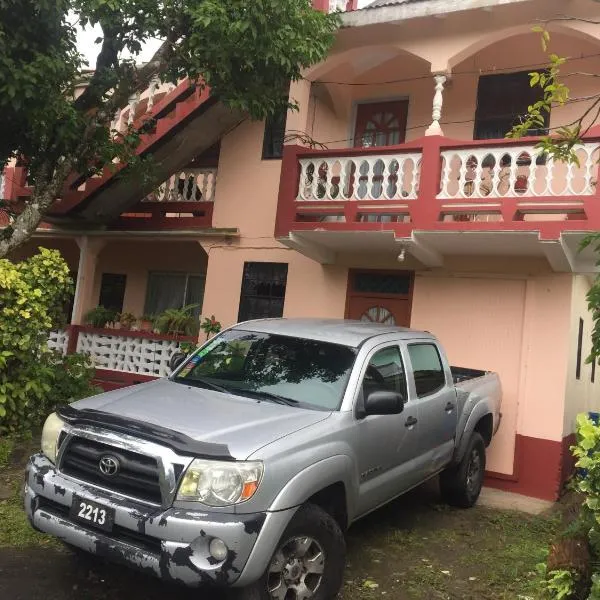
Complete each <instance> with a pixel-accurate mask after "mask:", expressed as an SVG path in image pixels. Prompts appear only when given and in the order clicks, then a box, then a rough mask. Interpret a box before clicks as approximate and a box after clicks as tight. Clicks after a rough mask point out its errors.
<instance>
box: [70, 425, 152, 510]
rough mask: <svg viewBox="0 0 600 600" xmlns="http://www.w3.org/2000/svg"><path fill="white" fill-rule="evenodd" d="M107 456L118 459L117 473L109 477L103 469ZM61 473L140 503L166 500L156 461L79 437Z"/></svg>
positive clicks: (71, 448) (72, 445) (71, 441)
mask: <svg viewBox="0 0 600 600" xmlns="http://www.w3.org/2000/svg"><path fill="white" fill-rule="evenodd" d="M103 457H111V458H113V459H117V462H118V465H119V468H118V471H117V473H116V474H114V475H106V474H104V473H103V472H102V471H101V470H100V460H101V459H102V458H103ZM60 470H61V471H62V472H63V473H64V474H65V475H70V476H72V477H76V478H77V479H80V480H82V481H86V482H88V483H91V484H93V485H98V486H101V487H103V488H106V489H109V490H114V491H115V492H119V493H121V494H125V495H127V496H133V497H134V498H139V499H140V500H145V501H147V502H152V503H154V504H160V503H161V500H162V497H161V492H160V483H159V474H158V464H157V462H156V459H154V458H152V457H150V456H145V455H143V454H138V453H137V452H131V451H130V450H123V449H122V448H117V447H115V446H110V445H108V444H103V443H102V442H96V441H95V440H90V439H87V438H83V437H77V436H75V437H72V438H71V439H70V440H69V442H68V446H67V447H66V448H65V452H64V454H63V458H62V462H61V465H60Z"/></svg>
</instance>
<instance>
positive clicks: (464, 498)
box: [440, 432, 485, 508]
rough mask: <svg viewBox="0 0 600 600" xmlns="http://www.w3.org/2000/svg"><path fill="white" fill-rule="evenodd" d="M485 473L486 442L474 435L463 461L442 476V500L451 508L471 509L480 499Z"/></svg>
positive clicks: (477, 434)
mask: <svg viewBox="0 0 600 600" xmlns="http://www.w3.org/2000/svg"><path fill="white" fill-rule="evenodd" d="M484 472H485V442H484V441H483V438H482V437H481V435H480V434H479V433H477V432H475V433H473V435H472V436H471V439H470V440H469V443H468V444H467V449H466V451H465V455H464V457H463V459H462V460H461V461H460V463H458V464H457V465H456V466H454V467H451V468H449V469H446V470H445V471H443V472H442V473H441V474H440V491H441V492H442V498H443V499H444V501H445V502H447V503H448V504H450V506H457V507H459V508H471V507H472V506H473V505H474V504H475V503H476V502H477V498H479V494H480V492H481V487H482V486H483V476H484Z"/></svg>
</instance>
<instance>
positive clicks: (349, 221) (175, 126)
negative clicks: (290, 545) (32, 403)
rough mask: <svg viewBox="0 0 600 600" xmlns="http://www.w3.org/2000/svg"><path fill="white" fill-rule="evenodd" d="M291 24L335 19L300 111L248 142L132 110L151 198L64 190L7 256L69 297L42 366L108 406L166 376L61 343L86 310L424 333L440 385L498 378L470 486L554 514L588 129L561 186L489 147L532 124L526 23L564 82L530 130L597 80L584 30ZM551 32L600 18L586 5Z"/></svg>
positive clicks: (104, 182) (595, 153) (192, 110)
mask: <svg viewBox="0 0 600 600" xmlns="http://www.w3.org/2000/svg"><path fill="white" fill-rule="evenodd" d="M314 5H315V8H317V9H319V10H330V9H340V8H341V9H342V10H344V11H346V12H344V13H343V15H342V21H343V27H342V28H341V29H340V31H339V33H338V36H337V42H336V44H335V47H334V48H333V49H332V51H331V53H330V56H329V57H328V59H327V60H326V61H325V62H323V63H322V64H319V65H316V66H314V67H313V68H311V69H310V70H308V71H307V72H306V73H305V74H304V78H303V79H302V80H301V81H299V82H295V83H293V84H292V85H291V88H290V96H291V97H292V98H294V99H295V100H296V101H297V102H298V104H299V107H300V109H299V111H297V112H293V113H288V114H287V115H285V114H282V115H280V116H279V117H278V118H277V117H276V118H273V119H270V120H269V121H268V122H267V123H259V122H251V121H250V120H247V119H245V118H244V117H243V115H238V114H234V113H233V112H231V111H230V110H228V109H227V108H226V107H225V106H223V105H222V104H221V103H220V102H219V101H218V99H216V98H213V97H211V96H210V93H209V92H208V91H206V92H203V93H199V92H194V91H191V90H190V88H189V87H188V85H187V83H186V82H183V83H182V84H180V85H179V86H178V87H174V88H172V89H169V88H168V87H166V86H159V85H158V84H154V85H153V86H151V88H150V89H149V90H147V91H146V92H144V94H142V95H141V96H140V97H135V98H132V99H131V102H130V105H129V106H128V107H126V108H125V109H124V110H123V111H122V112H121V114H120V115H119V117H118V119H117V122H116V125H117V126H119V123H123V122H127V121H129V122H134V123H136V122H141V121H142V120H143V119H145V118H146V117H147V115H151V116H153V117H154V118H155V119H157V125H156V128H155V130H154V131H153V132H150V133H148V134H146V135H144V136H143V143H142V146H141V147H140V150H139V151H140V152H141V153H147V152H148V153H152V154H153V155H154V156H155V158H156V161H157V173H158V175H159V176H160V178H161V179H162V180H164V183H163V184H162V185H161V186H159V187H158V188H156V189H153V188H152V186H149V187H148V186H144V185H143V184H141V183H139V184H135V185H134V184H132V182H131V181H129V180H126V179H121V178H119V177H117V176H115V175H114V174H112V173H111V172H109V171H108V170H107V171H106V172H105V173H104V174H103V175H102V176H100V177H96V178H90V179H86V178H85V177H81V176H77V175H73V177H72V178H71V180H70V182H69V186H68V188H67V189H65V190H64V193H63V196H62V198H61V200H60V201H58V202H57V203H56V204H55V206H54V207H53V209H52V214H51V216H50V217H49V219H48V223H47V224H45V225H44V226H43V227H41V228H40V229H39V231H38V232H37V234H36V236H35V238H34V239H33V240H32V241H31V243H30V244H28V246H27V247H25V248H23V249H21V251H20V252H18V255H17V256H15V257H14V258H15V259H18V258H20V257H24V256H27V255H29V254H31V253H32V252H34V249H35V247H36V246H38V245H44V246H47V247H52V248H57V249H59V250H61V252H62V253H63V255H64V256H65V258H66V260H67V261H68V262H69V264H70V265H71V268H72V270H73V273H74V274H76V280H77V291H76V295H75V299H74V307H73V313H72V324H73V325H72V327H71V328H70V329H69V330H68V331H65V332H56V333H55V334H54V335H53V338H52V344H54V345H55V346H56V347H59V348H63V349H64V350H68V349H70V350H74V349H76V348H77V349H79V350H83V351H87V352H90V353H91V355H92V357H93V358H94V360H95V361H96V364H97V365H98V377H99V379H101V380H102V381H103V382H104V385H105V386H106V387H107V388H109V387H114V386H118V385H125V384H131V383H135V382H139V381H145V380H147V379H149V378H152V377H155V376H158V375H162V374H165V372H166V364H167V361H168V357H169V354H170V352H171V351H172V350H173V348H175V347H176V346H177V344H178V343H179V341H178V340H174V339H172V338H170V337H169V336H156V335H153V334H150V333H145V332H140V331H138V332H135V331H134V332H131V331H115V330H96V329H92V328H90V327H86V326H83V316H84V314H85V313H86V312H87V311H88V310H89V309H91V308H93V307H95V306H97V305H99V304H102V305H105V306H109V307H112V308H115V309H117V310H121V311H127V312H132V313H134V314H135V315H137V316H141V315H142V314H146V313H157V312H160V311H161V310H164V309H165V308H167V307H171V306H182V305H183V304H190V303H198V304H201V305H202V309H201V311H199V312H201V314H202V315H204V316H206V315H208V316H210V315H213V314H214V315H215V316H216V318H217V319H218V320H219V321H221V322H222V323H223V325H230V324H232V323H235V322H237V321H238V320H244V319H249V318H259V317H263V316H283V317H317V316H318V317H338V318H342V317H350V318H357V319H370V320H375V321H384V322H386V323H396V324H398V325H404V326H410V327H415V328H421V329H427V330H430V331H432V332H434V333H435V334H436V335H437V336H439V338H440V339H441V341H442V343H443V344H444V346H445V347H446V348H447V350H448V353H449V357H450V360H451V362H452V363H453V364H456V365H464V366H468V367H473V368H479V369H489V370H494V371H497V372H499V373H500V375H501V378H502V382H503V388H504V405H503V410H502V412H503V418H502V424H501V427H500V430H499V433H498V435H497V436H496V439H495V440H494V442H493V445H492V448H491V452H490V456H489V463H488V469H489V473H488V484H489V485H491V486H495V487H500V488H503V489H507V490H512V491H516V492H520V493H524V494H528V495H532V496H537V497H540V498H548V499H554V498H557V496H558V494H559V492H560V489H561V485H562V483H563V482H564V480H565V478H566V477H567V476H568V474H569V470H570V459H569V451H568V448H569V445H570V444H571V443H572V441H573V431H574V419H575V416H576V415H577V413H579V412H583V411H590V410H597V409H599V408H600V396H599V393H600V392H599V388H598V385H599V380H600V374H598V377H596V373H595V366H594V365H590V364H587V363H586V362H585V358H586V356H587V355H588V352H589V350H590V331H591V327H592V318H591V315H590V314H589V312H588V310H587V306H586V301H585V295H586V292H587V291H588V289H589V287H590V282H591V278H592V277H593V276H594V273H595V266H594V262H595V256H594V255H593V254H592V253H591V252H589V251H585V252H579V251H578V248H579V244H580V242H581V240H582V239H583V237H584V236H585V235H586V233H588V232H590V231H595V230H598V229H600V189H599V188H598V185H597V181H598V158H599V157H600V127H592V128H591V129H590V130H589V132H588V133H587V134H586V140H585V144H583V145H582V146H581V147H580V148H579V149H578V155H579V158H580V161H579V162H580V164H579V166H574V165H571V166H567V165H563V164H559V163H554V162H552V161H551V160H549V159H548V158H547V157H545V156H543V155H542V154H540V152H539V151H538V150H536V149H535V143H536V140H535V136H536V135H539V134H541V133H542V132H541V131H532V132H531V134H532V137H531V138H527V139H523V140H519V141H509V140H506V139H503V136H504V133H505V132H506V131H507V130H508V129H509V128H510V126H511V125H512V123H513V122H514V121H515V119H516V118H517V117H518V115H520V114H522V113H523V112H525V111H526V110H527V106H528V105H529V104H531V103H532V102H533V101H535V98H536V93H537V92H536V90H532V89H531V88H530V86H529V78H528V75H527V74H528V73H529V72H531V71H532V70H535V69H536V68H542V67H543V66H544V64H546V58H545V55H544V52H543V51H542V48H541V45H540V40H539V34H536V33H533V32H532V31H531V27H532V24H534V23H535V22H536V21H537V20H539V19H544V20H549V24H548V27H549V29H550V31H551V32H552V41H551V44H552V51H554V52H556V53H557V54H559V55H566V56H570V57H571V61H570V62H569V63H568V66H567V70H570V71H571V72H573V73H574V74H573V76H571V77H569V80H568V81H569V84H570V86H571V88H572V94H573V101H572V102H570V103H569V104H568V105H566V106H565V107H562V108H557V109H555V110H553V111H552V114H551V115H550V116H549V119H548V122H547V124H546V125H547V127H556V126H557V125H561V124H566V123H569V122H571V121H572V120H573V119H575V118H576V117H577V116H579V115H580V114H581V113H582V112H583V110H584V109H585V107H586V106H589V102H590V101H589V100H587V99H586V97H588V96H590V95H593V94H597V93H598V92H599V91H600V90H598V87H597V84H596V81H597V80H594V79H591V78H587V77H583V76H580V75H577V74H575V73H576V72H594V73H598V72H600V26H598V25H593V24H590V23H585V22H580V21H576V20H574V21H565V20H557V21H552V18H553V17H556V16H558V15H562V14H564V12H565V10H566V9H565V3H564V0H479V1H477V2H474V1H468V0H465V1H461V2H459V1H452V0H375V2H373V3H372V4H371V5H369V6H367V7H366V8H363V9H361V10H358V9H356V5H355V2H354V1H350V2H347V3H346V2H336V1H333V2H329V1H328V0H315V1H314ZM568 12H569V15H572V16H581V17H588V18H589V17H591V18H593V19H596V20H598V19H600V5H598V4H597V3H596V2H594V1H593V0H570V2H568ZM586 124H591V123H586ZM311 141H314V142H316V143H315V144H313V143H312V142H311ZM311 145H312V146H313V147H312V148H311V147H310V146H311ZM29 192H30V190H29V189H28V188H27V184H26V173H25V170H24V168H22V167H18V166H17V167H12V168H9V169H7V170H6V172H5V174H4V197H8V198H12V199H14V200H15V201H17V200H18V199H19V198H21V197H23V196H26V195H27V194H28V193H29ZM109 200H110V205H108V201H109ZM0 218H1V217H0ZM597 379H598V380H597Z"/></svg>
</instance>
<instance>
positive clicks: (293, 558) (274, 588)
mask: <svg viewBox="0 0 600 600" xmlns="http://www.w3.org/2000/svg"><path fill="white" fill-rule="evenodd" d="M324 570H325V553H324V552H323V548H322V546H321V544H319V542H318V541H317V540H315V539H314V538H312V537H305V536H298V537H293V538H291V539H289V540H288V541H287V542H285V544H283V545H281V546H280V547H279V548H278V549H277V552H275V555H274V556H273V559H272V560H271V564H270V565H269V570H268V577H267V587H268V590H269V597H270V598H272V599H273V600H308V599H309V598H313V597H314V596H315V594H316V593H317V590H318V589H319V587H320V586H321V582H322V580H323V572H324Z"/></svg>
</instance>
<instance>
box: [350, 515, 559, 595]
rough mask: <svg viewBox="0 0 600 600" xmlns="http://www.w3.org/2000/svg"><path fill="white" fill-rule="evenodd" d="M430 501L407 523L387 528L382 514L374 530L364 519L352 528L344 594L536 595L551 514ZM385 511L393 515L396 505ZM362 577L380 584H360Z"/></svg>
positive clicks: (551, 531) (551, 524) (553, 526)
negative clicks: (450, 506) (459, 506)
mask: <svg viewBox="0 0 600 600" xmlns="http://www.w3.org/2000/svg"><path fill="white" fill-rule="evenodd" d="M434 509H435V507H432V506H429V507H427V508H423V507H422V506H421V507H419V508H418V509H416V510H415V513H416V514H415V517H414V519H412V520H409V523H408V527H406V528H405V529H396V528H394V529H392V530H391V531H390V529H389V528H386V524H385V522H384V523H381V528H380V527H379V524H378V526H377V527H376V529H377V530H376V531H375V532H372V531H371V530H372V529H373V528H372V527H367V528H365V531H364V532H363V531H362V530H359V532H358V535H357V534H354V536H353V535H352V530H351V540H350V544H349V555H350V561H351V567H350V568H349V569H348V570H347V572H346V585H345V587H344V592H343V596H342V598H343V599H344V600H358V599H361V600H363V599H364V600H370V599H371V598H375V597H377V598H382V597H384V598H385V597H387V598H393V600H429V599H431V600H437V599H440V600H517V599H519V600H525V599H528V600H529V599H531V600H538V599H539V598H540V589H541V587H540V584H541V580H540V576H539V574H538V572H537V569H536V565H537V564H538V563H540V562H542V561H544V559H545V557H546V554H547V549H548V546H549V544H550V542H551V541H552V539H553V536H554V535H555V532H556V528H557V524H558V522H557V519H556V518H554V517H547V516H539V517H532V516H529V515H525V514H522V513H518V512H511V511H498V510H491V509H486V508H475V509H471V510H466V511H460V510H452V509H447V510H446V509H444V510H437V509H435V512H434ZM404 510H407V509H404ZM417 510H418V512H417ZM389 519H392V520H394V519H396V516H395V514H394V512H393V511H391V512H390V513H388V517H387V519H386V520H389ZM388 525H389V523H388ZM358 527H359V528H360V525H358ZM382 534H383V535H382ZM363 541H364V543H365V546H362V542H363ZM374 541H378V542H379V544H378V545H376V544H375V543H374ZM364 581H369V582H370V584H372V583H375V584H376V585H377V587H376V588H373V587H370V586H368V587H365V586H364Z"/></svg>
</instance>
